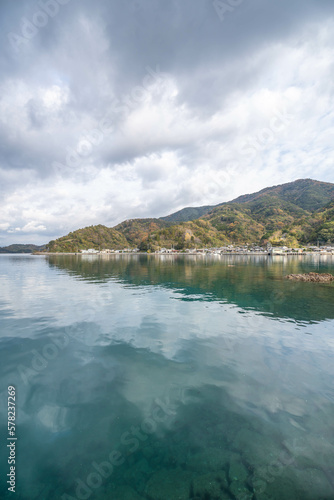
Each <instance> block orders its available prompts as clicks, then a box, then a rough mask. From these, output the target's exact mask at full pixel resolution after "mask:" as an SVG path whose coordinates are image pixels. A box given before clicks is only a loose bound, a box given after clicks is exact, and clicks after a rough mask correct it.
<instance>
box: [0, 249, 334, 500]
mask: <svg viewBox="0 0 334 500" xmlns="http://www.w3.org/2000/svg"><path fill="white" fill-rule="evenodd" d="M4 262H5V261H4V260H3V259H0V274H1V276H2V279H3V283H4V285H5V286H4V287H2V288H1V289H0V305H1V308H0V321H1V326H2V329H1V339H0V340H1V351H0V378H1V387H3V388H6V387H7V386H8V385H9V384H11V385H15V386H16V388H17V394H18V402H17V406H18V420H17V422H18V429H19V437H20V442H19V446H20V447H19V450H20V453H19V454H18V463H17V467H18V471H20V477H19V481H18V492H17V498H19V499H22V500H30V499H39V500H49V499H50V500H53V499H59V498H61V499H62V500H65V499H66V500H68V499H69V498H70V499H73V498H77V499H82V498H96V499H100V500H106V499H110V498H115V499H117V500H171V499H176V498H178V499H182V500H221V499H223V500H224V499H225V500H235V499H237V500H268V499H274V500H281V499H282V498H284V499H291V500H292V499H293V500H305V499H309V500H317V499H319V500H320V499H331V498H334V484H333V477H334V471H333V463H334V462H333V460H334V431H333V425H332V422H333V419H334V392H333V377H334V365H333V361H332V360H333V353H334V339H333V335H332V333H333V321H332V320H331V318H332V314H333V310H332V306H333V296H332V292H333V287H332V286H331V285H329V286H328V285H322V284H319V286H318V284H315V286H314V284H310V283H299V284H298V287H296V288H295V289H294V290H292V289H291V285H292V284H291V283H290V282H286V281H284V280H283V279H282V278H283V276H284V274H288V273H290V272H300V271H301V270H303V271H304V270H305V271H308V270H311V269H314V268H315V267H316V266H318V267H319V268H320V269H323V270H324V271H326V270H331V262H328V261H327V262H326V261H316V260H313V259H309V260H302V261H301V260H299V259H295V258H292V260H285V261H283V260H282V259H277V260H274V259H272V260H270V259H265V260H264V259H263V258H254V259H249V258H245V259H244V258H241V259H240V258H239V257H238V258H226V259H218V260H217V259H216V258H215V259H207V258H204V259H203V258H200V259H195V258H191V257H190V258H189V257H182V256H180V257H177V258H175V257H167V258H161V257H155V256H148V257H146V256H112V257H110V258H107V259H105V258H103V259H101V258H99V257H98V258H96V257H94V258H90V259H89V260H86V259H85V258H84V259H82V258H81V257H71V256H60V257H50V258H48V259H47V260H45V259H44V258H43V257H42V258H39V257H38V258H36V259H35V258H33V257H32V258H31V260H25V261H24V264H23V263H22V262H23V261H20V260H14V261H13V260H10V259H9V260H7V261H6V265H5V266H1V264H3V263H4ZM8 262H10V263H11V264H10V265H8ZM300 285H301V286H300ZM0 401H1V402H2V406H1V407H0V413H1V415H0V422H1V431H3V435H5V434H6V424H5V422H6V418H5V417H6V406H5V405H4V404H3V403H4V402H6V389H5V390H3V392H2V394H1V398H0ZM6 460H7V459H6V450H5V449H4V448H2V449H1V452H0V462H1V469H2V470H6V468H7V462H6ZM92 474H93V475H92ZM94 474H95V475H94ZM0 494H1V498H4V499H7V498H11V497H10V496H9V493H8V491H7V489H6V485H5V481H4V476H2V477H1V478H0Z"/></svg>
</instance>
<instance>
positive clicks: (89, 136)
mask: <svg viewBox="0 0 334 500" xmlns="http://www.w3.org/2000/svg"><path fill="white" fill-rule="evenodd" d="M0 24H1V31H0V32H1V43H2V49H1V53H0V196H1V205H0V208H1V211H0V246H1V245H5V244H9V243H17V242H21V243H36V244H42V243H46V242H48V241H49V240H50V239H53V238H55V237H59V236H62V235H64V234H67V233H68V232H69V231H71V230H75V229H78V228H80V227H84V226H87V225H91V224H99V223H101V224H105V225H107V226H114V225H115V224H117V223H118V222H121V221H122V220H124V219H129V218H135V217H160V216H163V215H167V214H169V213H171V212H174V211H176V210H178V209H180V208H183V207H185V206H199V205H206V204H217V203H219V202H223V201H228V200H230V199H233V198H235V197H236V196H239V195H241V194H245V193H249V192H254V191H257V190H259V189H262V188H264V187H266V186H270V185H274V184H281V183H284V182H289V181H293V180H296V179H299V178H306V177H310V178H313V179H318V180H322V181H329V182H334V170H333V163H334V161H333V159H334V154H333V132H334V126H333V124H334V95H333V74H334V50H333V49H334V3H333V0H292V1H291V0H280V1H276V0H226V1H225V0H224V1H223V0H214V1H213V0H124V1H123V0H122V1H120V0H95V1H93V0H40V1H30V0H20V1H17V2H13V1H12V0H2V1H1V4H0Z"/></svg>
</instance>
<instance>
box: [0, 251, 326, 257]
mask: <svg viewBox="0 0 334 500" xmlns="http://www.w3.org/2000/svg"><path fill="white" fill-rule="evenodd" d="M6 255H14V254H6ZM15 255H32V256H37V255H44V256H49V255H50V256H51V255H52V256H55V255H77V256H80V257H87V256H89V257H92V256H94V257H109V256H111V255H112V256H114V255H159V256H160V255H163V256H167V255H168V256H175V255H176V256H179V255H181V256H186V255H197V256H201V257H204V256H205V257H206V256H213V257H220V256H221V255H224V256H226V255H229V256H234V255H236V256H247V257H248V256H252V255H255V256H263V257H306V256H307V255H313V256H314V255H317V256H319V257H320V256H322V255H325V256H328V255H331V256H334V253H333V252H303V253H296V252H293V253H285V254H279V253H277V254H276V253H272V252H268V253H267V252H249V253H244V252H221V253H213V252H184V253H183V252H164V253H155V252H152V253H147V252H117V253H116V252H112V253H92V254H87V253H86V254H83V253H81V252H34V253H30V254H15Z"/></svg>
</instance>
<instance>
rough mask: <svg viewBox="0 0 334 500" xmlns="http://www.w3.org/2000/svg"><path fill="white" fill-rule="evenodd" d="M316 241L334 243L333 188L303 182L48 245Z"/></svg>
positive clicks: (56, 247) (90, 230)
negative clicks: (213, 205)
mask: <svg viewBox="0 0 334 500" xmlns="http://www.w3.org/2000/svg"><path fill="white" fill-rule="evenodd" d="M199 214H200V215H199ZM180 219H181V220H180ZM317 241H320V242H321V243H327V242H329V243H334V184H331V183H326V182H319V181H314V180H311V179H300V180H297V181H295V182H290V183H287V184H282V185H280V186H273V187H270V188H266V189H263V190H261V191H259V192H257V193H253V194H249V195H244V196H240V197H239V198H237V199H235V200H232V201H231V202H227V203H222V204H220V205H217V206H215V207H212V206H204V207H193V208H186V209H183V210H180V211H178V212H176V213H174V214H171V215H169V216H167V217H163V218H160V219H131V220H128V221H124V222H122V223H121V224H118V225H117V226H115V227H114V228H107V227H106V226H101V225H97V226H90V227H87V228H84V229H80V230H78V231H74V232H73V233H69V234H68V235H67V236H64V237H62V238H59V239H58V240H55V241H52V242H50V243H49V244H48V245H47V248H48V250H49V251H59V252H64V251H77V250H79V249H87V248H96V249H98V248H100V249H103V248H114V249H121V248H127V247H131V248H134V247H138V246H139V247H140V248H141V249H143V250H145V249H150V250H155V249H157V248H159V247H171V246H172V245H173V246H174V247H175V248H179V249H182V248H192V247H203V246H211V247H212V246H222V245H225V244H228V243H234V244H240V243H257V244H261V245H265V244H266V243H268V242H270V243H272V244H273V245H287V246H302V245H306V244H309V243H316V242H317Z"/></svg>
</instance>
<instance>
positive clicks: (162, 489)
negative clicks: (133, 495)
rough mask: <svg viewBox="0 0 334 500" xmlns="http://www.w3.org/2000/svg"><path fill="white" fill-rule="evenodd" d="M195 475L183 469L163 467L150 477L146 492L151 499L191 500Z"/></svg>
mask: <svg viewBox="0 0 334 500" xmlns="http://www.w3.org/2000/svg"><path fill="white" fill-rule="evenodd" d="M192 479H193V475H192V473H191V472H189V471H184V470H181V469H175V470H167V469H162V470H160V471H159V472H157V473H156V474H153V476H152V477H151V478H150V480H149V481H148V482H147V485H146V488H145V494H146V496H147V498H148V499H150V500H171V499H173V500H189V498H190V494H191V488H192V485H191V481H192Z"/></svg>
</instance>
